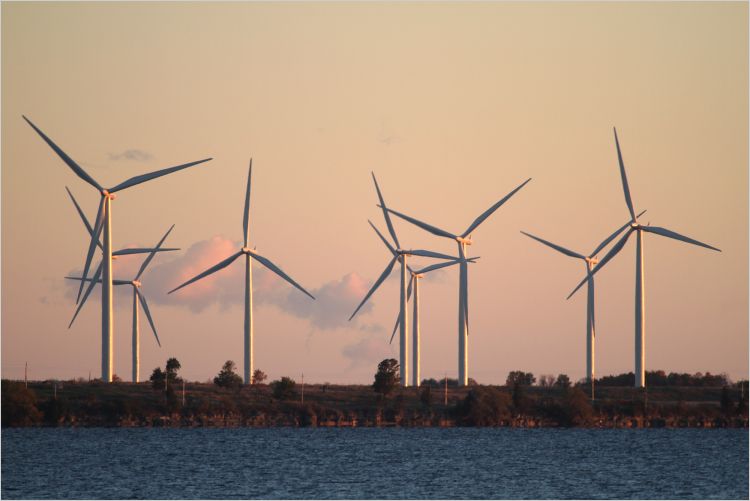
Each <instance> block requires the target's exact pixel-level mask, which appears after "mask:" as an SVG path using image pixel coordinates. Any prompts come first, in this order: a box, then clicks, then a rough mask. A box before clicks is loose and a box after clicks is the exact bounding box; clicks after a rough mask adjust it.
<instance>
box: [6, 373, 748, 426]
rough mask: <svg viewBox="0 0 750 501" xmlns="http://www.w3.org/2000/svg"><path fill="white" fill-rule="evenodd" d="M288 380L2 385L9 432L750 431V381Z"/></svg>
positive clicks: (7, 383) (78, 382)
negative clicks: (404, 384)
mask: <svg viewBox="0 0 750 501" xmlns="http://www.w3.org/2000/svg"><path fill="white" fill-rule="evenodd" d="M519 374H523V373H521V372H519ZM623 376H625V377H626V378H627V375H623ZM631 376H632V375H631ZM610 378H611V379H610V383H618V382H619V380H618V379H617V377H615V376H611V377H610ZM621 378H622V377H621ZM162 381H163V380H162ZM449 381H450V380H449ZM603 381H606V378H603ZM287 382H289V384H288V385H286V386H283V385H279V382H278V381H276V382H272V383H271V384H270V385H269V384H257V385H252V386H236V387H234V388H224V387H219V386H216V385H214V384H208V383H191V382H186V383H185V384H184V394H183V382H182V381H181V380H179V379H176V380H175V381H174V382H173V383H171V384H170V385H168V386H166V390H165V385H164V384H162V383H159V384H152V383H151V382H146V383H140V384H133V383H124V382H118V383H111V384H104V383H102V382H100V381H91V382H88V381H81V380H78V381H63V382H61V381H45V382H40V381H29V382H28V387H26V385H25V383H24V382H23V381H21V382H19V381H10V380H3V381H2V426H3V427H22V426H62V427H76V426H80V427H306V426H309V427H389V426H401V427H454V426H505V427H528V428H537V427H589V428H653V427H675V428H676V427H680V428H681V427H695V428H717V427H721V428H724V427H732V428H747V427H748V395H747V382H743V383H740V384H731V385H730V384H727V385H725V386H680V385H661V386H656V385H654V386H651V387H648V388H646V389H638V388H633V387H632V386H625V385H611V384H606V383H602V384H600V385H599V386H598V387H596V399H595V400H594V401H593V402H592V401H591V399H590V396H589V393H588V392H589V391H590V388H589V387H588V386H587V385H581V384H579V385H575V386H569V387H564V386H559V385H555V384H546V385H545V386H538V385H524V384H513V385H505V386H494V385H478V384H474V385H470V386H468V387H461V388H459V387H457V386H454V382H455V380H453V381H451V383H452V384H450V385H449V387H448V388H447V391H446V388H445V385H444V384H443V382H442V381H435V380H426V381H425V382H424V383H423V385H422V386H421V387H420V388H401V387H395V388H392V389H390V391H389V393H388V394H387V395H383V394H382V393H376V392H375V391H374V390H373V387H372V386H370V385H331V384H312V385H311V384H306V385H304V388H303V386H302V385H300V384H299V383H296V384H295V383H294V382H291V380H287ZM282 386H283V387H282ZM303 393H304V395H303ZM446 394H447V404H446Z"/></svg>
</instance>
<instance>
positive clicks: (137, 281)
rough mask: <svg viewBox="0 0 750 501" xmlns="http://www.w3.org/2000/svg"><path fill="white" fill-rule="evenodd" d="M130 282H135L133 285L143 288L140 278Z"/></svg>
mask: <svg viewBox="0 0 750 501" xmlns="http://www.w3.org/2000/svg"><path fill="white" fill-rule="evenodd" d="M130 283H131V284H133V287H138V288H139V289H140V288H141V282H140V280H133V281H132V282H130Z"/></svg>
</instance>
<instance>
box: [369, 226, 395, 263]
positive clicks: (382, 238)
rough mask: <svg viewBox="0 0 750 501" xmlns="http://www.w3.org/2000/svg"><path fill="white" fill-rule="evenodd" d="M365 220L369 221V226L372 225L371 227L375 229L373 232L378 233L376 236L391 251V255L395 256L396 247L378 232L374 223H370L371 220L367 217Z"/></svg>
mask: <svg viewBox="0 0 750 501" xmlns="http://www.w3.org/2000/svg"><path fill="white" fill-rule="evenodd" d="M367 222H368V223H370V226H372V229H373V230H375V233H377V234H378V236H379V237H380V240H382V241H383V243H384V244H385V246H386V247H388V250H389V251H391V255H393V256H395V255H396V249H394V248H393V246H392V245H391V244H390V243H389V242H388V240H386V239H385V237H384V236H383V234H382V233H380V231H378V229H377V228H376V227H375V225H374V224H372V221H370V220H369V219H368V220H367Z"/></svg>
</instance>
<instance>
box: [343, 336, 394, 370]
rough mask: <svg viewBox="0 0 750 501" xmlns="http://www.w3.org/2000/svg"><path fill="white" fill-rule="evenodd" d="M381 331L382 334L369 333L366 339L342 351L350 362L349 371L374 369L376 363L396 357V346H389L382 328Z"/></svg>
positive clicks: (361, 339)
mask: <svg viewBox="0 0 750 501" xmlns="http://www.w3.org/2000/svg"><path fill="white" fill-rule="evenodd" d="M379 330H380V333H376V332H368V333H367V336H366V337H363V338H360V339H359V340H358V341H356V342H354V343H351V344H348V345H346V346H344V347H343V348H342V349H341V354H342V355H343V356H344V357H345V358H347V359H348V360H349V369H352V368H355V367H362V366H366V367H372V366H373V365H374V364H375V363H377V362H380V361H381V360H383V359H385V358H391V357H393V356H394V353H395V351H394V350H395V348H394V345H390V344H388V340H387V339H386V338H385V337H384V336H383V333H382V331H383V330H384V329H383V328H382V327H381V328H380V329H379Z"/></svg>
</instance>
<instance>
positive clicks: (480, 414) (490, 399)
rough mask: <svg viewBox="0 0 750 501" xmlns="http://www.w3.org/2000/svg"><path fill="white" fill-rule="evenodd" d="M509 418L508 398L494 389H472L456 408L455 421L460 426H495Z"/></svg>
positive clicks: (481, 387)
mask: <svg viewBox="0 0 750 501" xmlns="http://www.w3.org/2000/svg"><path fill="white" fill-rule="evenodd" d="M509 417H510V397H509V396H508V394H507V393H504V392H502V391H500V390H497V389H495V388H490V387H485V386H478V387H475V388H472V389H471V390H469V393H468V394H467V395H466V398H464V400H463V401H462V402H460V403H459V404H458V405H457V406H456V419H457V422H458V424H460V425H462V426H497V425H500V424H502V421H503V420H504V419H508V418H509Z"/></svg>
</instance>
